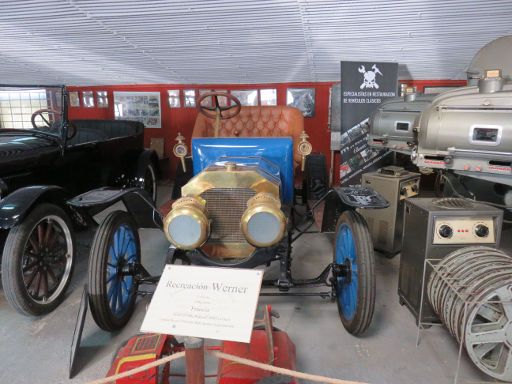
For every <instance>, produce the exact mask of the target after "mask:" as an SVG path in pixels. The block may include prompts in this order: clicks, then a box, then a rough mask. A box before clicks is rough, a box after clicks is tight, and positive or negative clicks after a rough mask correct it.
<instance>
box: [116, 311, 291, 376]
mask: <svg viewBox="0 0 512 384" xmlns="http://www.w3.org/2000/svg"><path fill="white" fill-rule="evenodd" d="M259 312H263V316H262V318H260V319H257V320H255V324H254V330H253V331H252V335H251V342H250V344H245V343H237V342H232V341H224V342H222V343H221V344H220V345H216V346H210V347H206V349H207V350H218V351H221V352H223V353H227V354H229V355H232V356H238V357H243V358H245V359H249V360H252V361H255V362H258V363H264V364H270V365H273V366H275V367H279V368H285V369H291V370H294V369H295V356H296V355H295V345H294V344H293V342H292V341H291V340H290V338H289V337H288V334H287V333H286V332H283V331H280V330H277V329H276V328H273V326H272V320H271V316H272V315H271V309H270V307H268V306H267V307H266V308H265V309H264V310H263V311H259ZM183 350H185V347H184V345H183V343H180V342H178V340H177V339H176V337H174V336H172V335H161V334H143V335H137V336H134V337H132V338H130V339H129V340H128V341H127V342H126V343H125V344H124V345H122V346H121V347H120V348H119V350H118V351H117V354H116V356H115V357H114V360H113V361H112V365H111V367H110V369H109V371H108V373H107V377H108V376H112V375H115V374H118V373H123V372H127V371H129V370H131V369H134V368H138V367H141V366H143V365H145V364H147V363H151V362H154V361H156V360H159V359H161V358H163V357H165V356H168V355H172V354H175V353H177V352H181V351H183ZM177 365H179V364H177V363H173V365H171V364H170V363H165V364H164V365H161V366H159V367H154V368H150V369H148V370H146V371H143V372H141V373H138V374H134V375H132V376H129V377H126V378H123V379H117V380H116V381H115V383H116V384H135V383H136V384H169V383H170V382H173V381H174V380H173V378H177V377H180V378H182V377H183V376H185V374H190V372H187V373H183V369H181V370H180V371H181V372H176V370H177V369H176V368H177V367H176V366H177ZM201 374H202V376H205V377H206V376H207V377H210V376H211V375H205V374H204V372H202V373H199V375H201ZM194 376H196V377H197V376H198V373H197V372H194ZM215 376H216V383H218V384H253V383H259V382H260V383H263V382H268V383H273V384H295V383H297V381H296V380H295V379H293V378H291V377H287V376H281V375H276V374H272V373H271V372H268V371H264V370H262V369H258V368H255V367H250V366H246V365H242V364H236V363H233V362H231V361H228V360H224V359H220V360H219V364H218V369H217V374H216V375H215ZM202 379H203V382H204V377H203V378H202Z"/></svg>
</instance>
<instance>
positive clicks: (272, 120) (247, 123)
mask: <svg viewBox="0 0 512 384" xmlns="http://www.w3.org/2000/svg"><path fill="white" fill-rule="evenodd" d="M214 123H215V120H214V119H210V118H208V117H206V116H204V115H202V114H198V115H197V119H196V123H195V126H194V131H193V132H192V137H213V136H214ZM303 130H304V117H303V116H302V112H301V111H299V110H298V109H296V108H292V107H284V106H262V107H242V109H241V110H240V113H239V114H238V115H237V116H235V117H233V118H231V119H227V120H221V123H220V129H219V136H220V137H283V136H289V137H291V138H292V139H293V149H294V160H295V165H296V166H297V165H299V164H300V162H301V156H300V155H299V153H298V152H297V150H296V149H297V145H298V143H299V142H300V134H301V132H302V131H303Z"/></svg>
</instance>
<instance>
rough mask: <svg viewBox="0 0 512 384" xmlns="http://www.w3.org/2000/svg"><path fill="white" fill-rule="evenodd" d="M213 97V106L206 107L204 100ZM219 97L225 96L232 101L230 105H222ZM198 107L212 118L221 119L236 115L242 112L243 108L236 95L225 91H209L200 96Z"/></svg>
mask: <svg viewBox="0 0 512 384" xmlns="http://www.w3.org/2000/svg"><path fill="white" fill-rule="evenodd" d="M208 97H211V98H212V105H213V107H206V106H204V105H201V103H202V101H203V100H205V99H206V98H208ZM219 97H225V98H226V99H228V100H229V101H230V103H229V104H231V105H229V106H225V107H224V106H221V105H220V103H219ZM197 109H198V110H199V112H201V113H202V114H203V115H205V116H206V117H209V118H210V119H221V120H227V119H231V118H233V117H235V116H236V115H238V114H239V113H240V110H241V109H242V103H240V100H238V99H237V98H236V97H235V96H233V95H232V94H230V93H225V92H208V93H205V94H203V95H201V96H200V97H199V99H198V100H197Z"/></svg>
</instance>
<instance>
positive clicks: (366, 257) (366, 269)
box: [333, 211, 376, 336]
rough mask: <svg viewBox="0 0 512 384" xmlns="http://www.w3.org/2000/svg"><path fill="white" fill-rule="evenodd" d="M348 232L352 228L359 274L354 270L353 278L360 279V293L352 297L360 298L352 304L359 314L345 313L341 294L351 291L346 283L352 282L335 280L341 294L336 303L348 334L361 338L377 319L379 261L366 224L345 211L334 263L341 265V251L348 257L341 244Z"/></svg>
mask: <svg viewBox="0 0 512 384" xmlns="http://www.w3.org/2000/svg"><path fill="white" fill-rule="evenodd" d="M347 229H349V231H350V232H351V235H352V239H353V240H352V241H353V245H354V248H355V260H354V261H353V262H354V263H355V265H356V266H357V272H355V269H353V268H351V273H352V275H351V278H353V279H357V289H356V294H355V295H352V296H356V297H357V299H356V301H355V302H352V303H351V304H352V305H353V304H354V303H355V308H354V307H353V309H355V311H353V312H352V315H351V316H347V315H346V312H350V311H347V310H346V309H345V311H344V306H343V304H344V303H346V301H344V300H343V297H340V295H339V292H340V290H343V289H345V288H347V285H346V284H350V282H349V283H344V281H345V280H343V278H335V289H336V293H337V295H338V296H337V300H336V302H337V305H338V312H339V315H340V319H341V322H342V323H343V326H344V327H345V329H346V330H347V331H348V332H350V333H351V334H353V335H355V336H358V335H361V334H363V333H364V332H365V331H366V330H367V329H368V327H369V326H370V324H371V321H372V318H373V312H374V308H375V280H376V279H375V261H374V252H373V245H372V239H371V236H370V231H369V230H368V225H367V224H366V221H365V220H364V218H363V217H362V216H361V215H360V214H359V213H357V212H355V211H345V212H344V213H343V214H342V215H341V216H340V217H339V219H338V224H337V226H336V240H335V245H334V257H333V260H334V263H336V262H337V252H339V254H340V255H341V257H342V258H343V257H345V256H344V255H343V252H342V249H340V244H339V241H341V239H342V231H343V234H345V233H348V232H346V231H347ZM339 260H340V257H338V261H339ZM345 260H346V259H345ZM340 280H341V282H340ZM338 288H339V289H338ZM347 289H348V288H347ZM347 294H349V293H347ZM345 308H346V307H345Z"/></svg>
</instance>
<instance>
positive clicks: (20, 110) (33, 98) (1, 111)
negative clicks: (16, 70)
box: [0, 89, 53, 129]
mask: <svg viewBox="0 0 512 384" xmlns="http://www.w3.org/2000/svg"><path fill="white" fill-rule="evenodd" d="M46 108H48V99H47V94H46V90H44V89H34V90H26V91H0V127H2V128H18V129H23V128H26V129H32V128H34V127H33V126H32V122H31V118H32V114H33V113H34V112H35V111H37V110H39V109H46ZM52 117H53V116H48V115H45V118H47V119H48V118H52Z"/></svg>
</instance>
